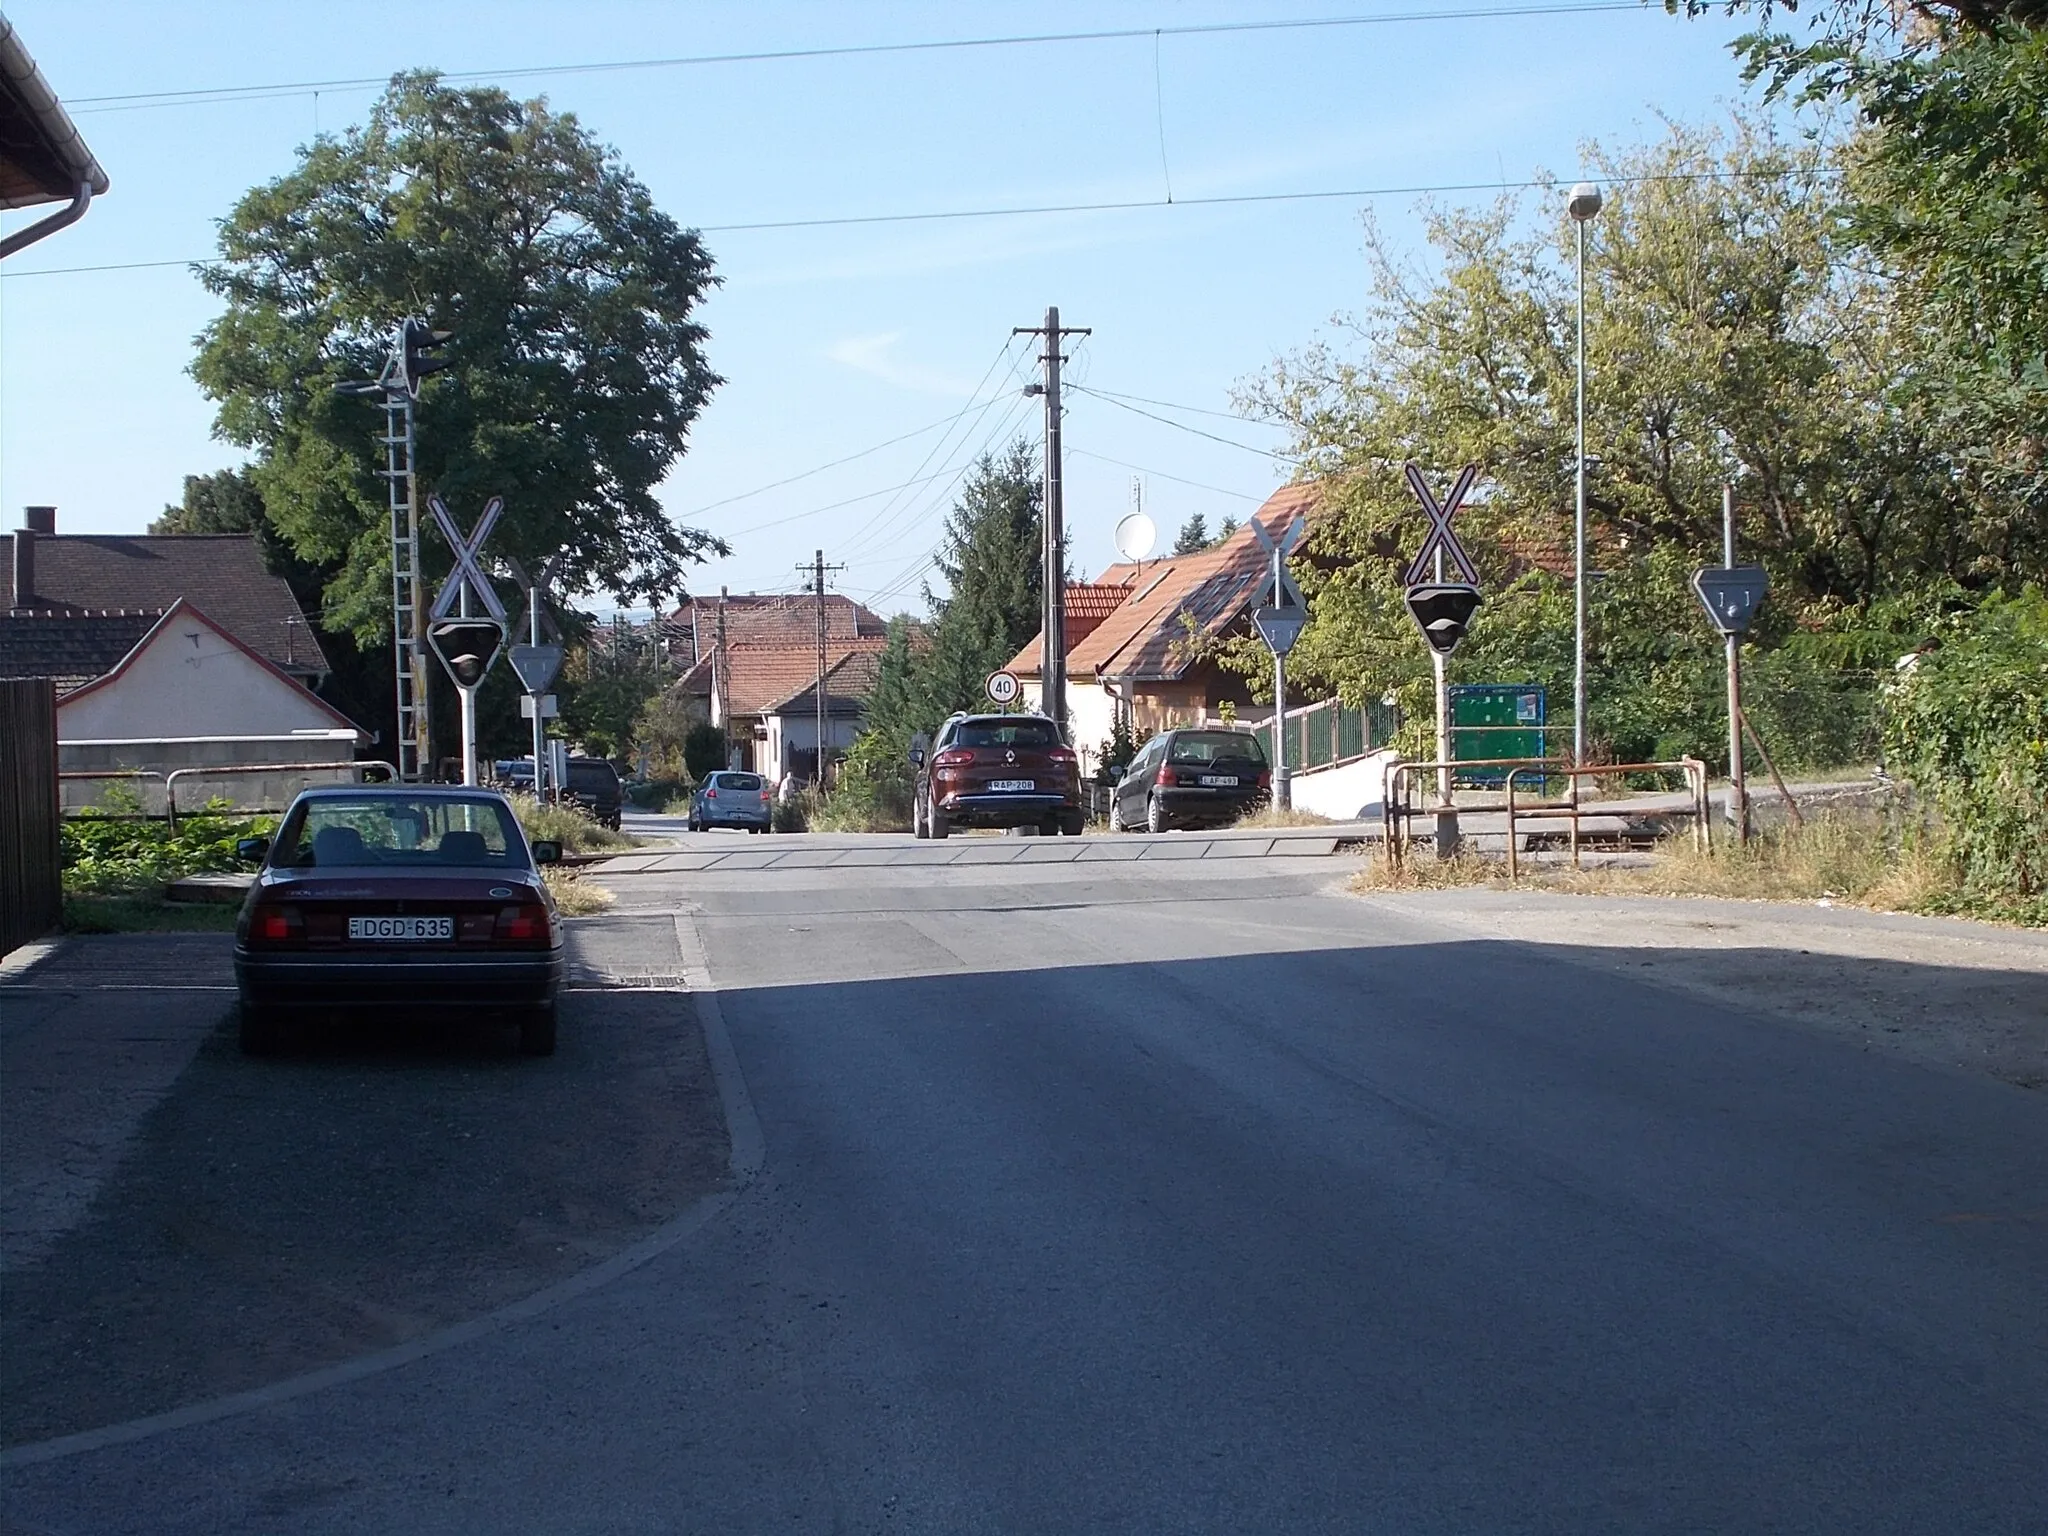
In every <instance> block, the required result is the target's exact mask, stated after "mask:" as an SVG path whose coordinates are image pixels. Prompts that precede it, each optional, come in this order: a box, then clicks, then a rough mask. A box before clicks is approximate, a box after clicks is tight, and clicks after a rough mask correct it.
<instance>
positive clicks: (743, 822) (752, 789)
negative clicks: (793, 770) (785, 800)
mask: <svg viewBox="0 0 2048 1536" xmlns="http://www.w3.org/2000/svg"><path fill="white" fill-rule="evenodd" d="M774 819H775V787H774V786H773V785H772V784H770V783H769V782H768V781H767V780H766V779H764V778H762V777H761V775H760V774H758V773H742V772H740V771H739V770H738V769H725V770H722V771H720V772H718V773H707V774H705V775H704V782H703V783H701V784H699V785H698V786H697V791H696V793H695V794H693V795H691V796H690V830H691V831H692V832H708V831H710V830H711V829H712V828H713V827H744V828H746V830H747V831H749V832H766V831H767V830H768V828H769V826H770V825H771V824H772V823H773V822H774Z"/></svg>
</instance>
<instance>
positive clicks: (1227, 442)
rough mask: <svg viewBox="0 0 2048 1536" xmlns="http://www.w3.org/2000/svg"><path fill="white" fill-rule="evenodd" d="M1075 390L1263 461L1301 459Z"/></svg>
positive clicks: (1081, 388)
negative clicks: (1257, 457)
mask: <svg viewBox="0 0 2048 1536" xmlns="http://www.w3.org/2000/svg"><path fill="white" fill-rule="evenodd" d="M1073 388H1074V393H1075V394H1077V395H1087V396H1089V397H1091V398H1092V399H1096V400H1100V401H1103V402H1104V403H1105V404H1108V405H1113V406H1115V407H1116V408H1117V409H1118V410H1120V411H1129V412H1130V413H1131V414H1132V415H1133V416H1143V417H1144V418H1145V419H1146V420H1147V421H1156V422H1158V423H1159V424H1160V425H1161V426H1165V427H1172V428H1174V429H1176V430H1177V431H1181V432H1189V433H1192V434H1194V435H1195V436H1196V437H1206V438H1207V439H1208V440H1209V441H1210V442H1212V443H1221V444H1223V446H1224V447H1226V448H1235V449H1237V450H1238V451H1239V452H1241V453H1255V454H1257V455H1258V456H1259V457H1260V458H1262V459H1286V460H1298V459H1299V458H1300V457H1301V456H1300V455H1299V454H1293V453H1282V452H1281V451H1279V450H1278V449H1274V448H1254V447H1253V446H1252V445H1251V444H1250V443H1240V442H1238V441H1237V440H1236V439H1234V438H1228V437H1223V436H1221V435H1219V434H1218V433H1215V432H1204V431H1203V430H1202V429H1201V428H1200V427H1191V426H1189V425H1188V424H1187V423H1186V422H1184V421H1174V420H1172V419H1171V418H1169V417H1165V416H1158V415H1154V414H1153V413H1152V412H1151V411H1147V410H1143V409H1141V408H1139V407H1138V406H1135V405H1127V404H1126V403H1125V402H1123V401H1122V400H1119V399H1117V398H1115V397H1114V396H1113V395H1105V394H1103V393H1102V392H1101V391H1099V390H1093V389H1090V388H1088V387H1087V386H1086V385H1084V384H1076V385H1074V386H1073Z"/></svg>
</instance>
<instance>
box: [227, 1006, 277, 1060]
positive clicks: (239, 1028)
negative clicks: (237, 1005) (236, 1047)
mask: <svg viewBox="0 0 2048 1536" xmlns="http://www.w3.org/2000/svg"><path fill="white" fill-rule="evenodd" d="M240 1013H241V1017H240V1018H239V1019H238V1020H237V1024H236V1030H235V1034H236V1040H237V1043H238V1044H240V1046H241V1047H242V1054H243V1055H244V1056H275V1055H276V1054H277V1051H278V1047H279V1046H281V1045H282V1044H283V1043H284V1029H283V1026H282V1025H280V1024H279V1023H278V1019H277V1014H276V1013H275V1012H274V1011H273V1010H271V1009H269V1008H258V1007H256V1006H254V1005H253V1004H250V1003H246V1002H245V1003H243V1004H242V1006H241V1010H240Z"/></svg>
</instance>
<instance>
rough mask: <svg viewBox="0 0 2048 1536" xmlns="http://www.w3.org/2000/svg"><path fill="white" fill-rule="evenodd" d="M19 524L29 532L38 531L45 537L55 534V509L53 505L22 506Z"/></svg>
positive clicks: (52, 536) (52, 537)
mask: <svg viewBox="0 0 2048 1536" xmlns="http://www.w3.org/2000/svg"><path fill="white" fill-rule="evenodd" d="M21 526H22V527H24V528H26V529H27V530H28V531H29V532H30V533H40V534H42V535H43V536H44V537H45V538H51V539H54V538H55V537H56V536H57V509H56V508H55V507H23V508H22V509H21Z"/></svg>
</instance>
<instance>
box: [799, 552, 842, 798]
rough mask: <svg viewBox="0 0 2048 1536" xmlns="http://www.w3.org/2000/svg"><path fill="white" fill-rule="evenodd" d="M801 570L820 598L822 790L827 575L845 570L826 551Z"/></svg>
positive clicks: (817, 696)
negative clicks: (829, 561)
mask: <svg viewBox="0 0 2048 1536" xmlns="http://www.w3.org/2000/svg"><path fill="white" fill-rule="evenodd" d="M797 569H798V570H799V571H805V572H807V573H809V575H810V577H811V591H812V592H813V593H814V594H815V595H816V596H817V599H818V686H817V687H816V688H815V689H813V690H812V693H813V695H814V702H815V703H816V705H817V708H818V774H817V779H816V783H817V786H818V789H819V791H820V792H823V790H824V788H825V576H826V573H827V572H830V571H843V570H845V569H846V567H845V566H843V565H827V564H826V563H825V551H823V550H822V549H821V550H819V551H818V552H817V555H816V557H815V558H814V559H813V560H812V561H811V563H810V564H809V565H808V566H803V565H800V566H798V567H797Z"/></svg>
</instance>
